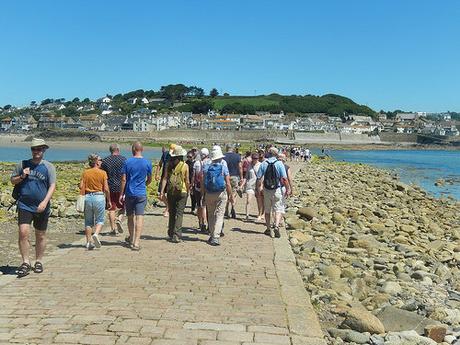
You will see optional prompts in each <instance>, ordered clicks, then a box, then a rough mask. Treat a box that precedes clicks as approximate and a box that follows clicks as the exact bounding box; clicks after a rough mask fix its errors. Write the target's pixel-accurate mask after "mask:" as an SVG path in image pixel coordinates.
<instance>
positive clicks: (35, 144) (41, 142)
mask: <svg viewBox="0 0 460 345" xmlns="http://www.w3.org/2000/svg"><path fill="white" fill-rule="evenodd" d="M39 146H41V147H44V148H45V149H49V148H50V147H49V146H48V145H46V142H45V140H43V139H40V138H33V139H32V143H31V144H30V147H39Z"/></svg>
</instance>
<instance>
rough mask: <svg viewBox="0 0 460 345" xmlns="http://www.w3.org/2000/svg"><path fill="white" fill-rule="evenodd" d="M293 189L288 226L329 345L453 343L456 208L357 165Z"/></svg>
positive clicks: (458, 252)
mask: <svg viewBox="0 0 460 345" xmlns="http://www.w3.org/2000/svg"><path fill="white" fill-rule="evenodd" d="M295 181H296V185H297V186H296V187H297V194H296V196H295V197H293V198H291V199H290V201H289V204H290V205H289V206H290V207H289V212H288V213H287V215H286V226H287V229H288V233H289V239H290V243H291V246H292V249H293V251H294V253H295V255H296V259H297V265H298V269H299V271H300V272H301V274H302V277H303V280H304V283H305V287H306V289H307V290H308V291H309V293H310V295H311V300H312V303H313V305H314V306H315V308H316V310H317V312H318V315H319V317H320V320H321V324H322V327H323V329H324V332H325V334H326V335H327V338H328V342H329V343H330V344H378V345H383V344H385V345H396V344H405V345H410V344H413V345H415V344H436V343H443V344H457V345H458V344H460V269H459V267H460V266H459V262H460V202H458V201H456V200H453V199H435V198H433V197H431V196H429V195H427V193H426V192H424V191H423V190H421V189H420V188H419V187H417V186H412V185H406V184H403V183H401V182H400V181H399V180H398V179H397V177H396V176H392V175H391V174H390V173H389V172H386V171H383V170H379V169H375V168H372V167H370V166H366V165H361V164H348V163H338V162H331V161H316V162H314V163H312V164H309V165H306V166H303V167H302V168H301V169H300V170H299V171H298V172H297V174H296V176H295Z"/></svg>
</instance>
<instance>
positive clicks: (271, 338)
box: [254, 333, 291, 345]
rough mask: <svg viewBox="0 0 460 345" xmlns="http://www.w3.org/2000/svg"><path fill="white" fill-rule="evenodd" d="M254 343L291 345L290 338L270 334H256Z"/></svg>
mask: <svg viewBox="0 0 460 345" xmlns="http://www.w3.org/2000/svg"><path fill="white" fill-rule="evenodd" d="M254 342H256V343H273V344H283V345H291V339H290V338H289V336H287V335H278V334H269V333H254Z"/></svg>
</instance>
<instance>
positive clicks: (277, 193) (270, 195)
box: [264, 188, 285, 213]
mask: <svg viewBox="0 0 460 345" xmlns="http://www.w3.org/2000/svg"><path fill="white" fill-rule="evenodd" d="M264 208H265V213H270V212H279V213H285V206H284V194H283V191H282V189H281V188H277V189H274V190H270V189H265V188H264Z"/></svg>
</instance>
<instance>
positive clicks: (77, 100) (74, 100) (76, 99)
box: [72, 97, 80, 103]
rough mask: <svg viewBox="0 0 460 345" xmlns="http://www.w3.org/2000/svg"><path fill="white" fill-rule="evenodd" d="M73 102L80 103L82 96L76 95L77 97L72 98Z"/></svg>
mask: <svg viewBox="0 0 460 345" xmlns="http://www.w3.org/2000/svg"><path fill="white" fill-rule="evenodd" d="M72 103H80V98H78V97H75V98H74V99H73V100H72Z"/></svg>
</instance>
